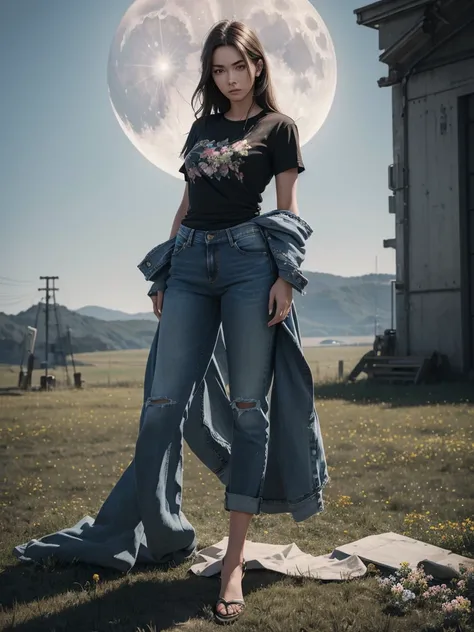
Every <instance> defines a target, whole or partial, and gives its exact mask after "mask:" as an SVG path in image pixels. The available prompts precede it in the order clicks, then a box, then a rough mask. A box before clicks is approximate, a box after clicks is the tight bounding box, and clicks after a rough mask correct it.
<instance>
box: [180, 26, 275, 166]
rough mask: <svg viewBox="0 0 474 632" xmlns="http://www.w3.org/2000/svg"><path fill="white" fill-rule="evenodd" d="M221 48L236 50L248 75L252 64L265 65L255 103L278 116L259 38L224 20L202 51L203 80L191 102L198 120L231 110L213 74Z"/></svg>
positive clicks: (256, 81) (268, 71)
mask: <svg viewBox="0 0 474 632" xmlns="http://www.w3.org/2000/svg"><path fill="white" fill-rule="evenodd" d="M219 46H234V47H235V48H236V49H237V50H238V51H239V53H240V54H241V55H242V58H243V60H244V62H245V64H246V65H247V69H248V70H249V72H250V64H251V63H253V64H256V63H257V62H258V61H259V60H261V61H262V62H263V68H262V71H261V73H260V75H259V76H258V77H255V84H254V100H255V103H256V104H257V105H259V106H260V107H261V108H262V109H264V110H268V111H270V112H279V111H280V110H279V108H278V105H277V102H276V98H275V90H274V88H273V83H272V80H271V77H270V70H269V67H268V60H267V57H266V55H265V51H264V49H263V46H262V43H261V42H260V40H259V38H258V36H257V35H256V33H255V32H254V31H253V30H252V29H251V28H249V27H248V26H247V25H246V24H243V23H242V22H238V21H235V20H222V21H221V22H218V23H217V24H215V25H214V26H213V27H212V29H211V30H210V32H209V34H208V35H207V37H206V40H205V42H204V46H203V48H202V52H201V78H200V80H199V83H198V86H197V88H196V90H195V91H194V94H193V96H192V99H191V106H192V108H193V110H194V114H195V116H196V118H197V119H198V118H204V117H206V116H209V115H210V114H217V113H220V112H222V113H225V112H227V111H228V110H229V109H230V101H229V99H228V98H227V97H226V96H224V95H223V94H222V92H221V91H220V90H219V88H218V87H217V86H216V84H215V82H214V77H213V74H212V60H213V55H214V51H215V50H216V48H219ZM187 144H188V143H187V142H186V143H185V145H184V147H183V150H182V152H181V155H184V154H185V153H186V152H187V150H188V147H187Z"/></svg>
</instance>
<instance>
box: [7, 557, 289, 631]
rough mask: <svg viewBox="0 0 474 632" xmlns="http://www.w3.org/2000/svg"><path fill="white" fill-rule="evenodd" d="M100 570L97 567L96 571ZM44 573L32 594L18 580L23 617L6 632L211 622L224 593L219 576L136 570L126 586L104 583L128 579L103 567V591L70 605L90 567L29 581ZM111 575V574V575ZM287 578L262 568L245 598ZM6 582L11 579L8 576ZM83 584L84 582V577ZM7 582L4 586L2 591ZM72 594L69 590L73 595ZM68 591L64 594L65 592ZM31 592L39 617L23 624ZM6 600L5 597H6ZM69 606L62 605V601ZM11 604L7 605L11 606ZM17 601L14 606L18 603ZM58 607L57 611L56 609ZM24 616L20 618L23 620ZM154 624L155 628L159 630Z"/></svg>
mask: <svg viewBox="0 0 474 632" xmlns="http://www.w3.org/2000/svg"><path fill="white" fill-rule="evenodd" d="M16 568H17V567H11V568H10V569H8V570H7V574H9V578H8V579H9V580H10V581H14V582H17V581H18V577H19V576H20V574H19V571H18V574H17V573H15V572H14V569H16ZM96 570H97V569H96ZM35 573H36V575H37V576H38V580H39V581H38V580H37V582H36V585H32V586H31V589H30V588H28V589H27V591H26V594H21V591H22V588H23V589H24V588H25V587H24V586H23V587H22V585H21V582H20V584H17V586H16V587H15V592H16V598H17V600H18V602H19V603H18V606H16V607H15V610H16V611H17V613H18V614H17V616H16V617H15V615H14V613H13V611H11V620H10V622H9V623H8V625H7V626H6V627H5V628H3V629H4V630H13V629H14V630H15V631H16V632H46V631H51V630H55V632H59V630H67V631H68V632H82V631H84V630H94V631H96V632H102V631H105V630H114V631H116V632H125V631H129V630H136V629H137V628H141V629H142V630H144V631H148V630H150V628H151V629H156V632H159V631H160V630H166V629H168V628H170V627H171V626H173V625H178V624H180V623H181V624H182V623H184V622H186V621H188V619H190V618H196V617H198V618H201V619H204V620H205V621H208V622H209V625H211V620H212V610H213V607H214V603H215V601H216V599H217V597H218V593H219V577H218V576H215V577H212V578H205V577H196V576H195V575H194V574H192V573H188V575H187V576H186V578H184V579H182V578H179V579H173V578H171V577H170V578H169V579H168V578H167V577H166V573H164V574H160V575H158V576H157V575H156V574H155V575H154V577H153V578H151V577H149V576H147V574H146V573H144V574H143V575H142V576H141V577H138V578H137V577H136V576H135V577H134V574H133V573H132V574H130V575H128V576H126V577H125V578H124V582H125V583H123V584H122V585H120V586H118V587H117V588H116V589H114V588H113V587H110V588H109V589H108V587H107V584H106V583H105V584H104V580H105V581H106V579H113V578H116V577H123V575H119V574H118V573H113V572H110V577H108V573H107V571H104V569H101V572H100V575H101V578H102V579H101V585H100V586H99V588H98V589H97V591H96V590H95V589H94V588H93V589H92V590H91V598H90V599H89V600H88V601H87V602H85V603H82V604H77V605H74V606H72V607H71V605H67V602H68V601H70V599H71V596H70V591H74V590H77V591H79V592H81V591H82V590H83V589H82V588H81V587H80V586H77V585H73V584H74V581H79V580H80V578H81V577H82V579H83V580H84V581H88V580H90V578H91V576H92V574H91V571H90V570H88V569H87V567H74V568H69V569H65V570H63V569H61V571H60V572H57V571H56V572H54V573H45V575H46V577H44V576H43V577H41V579H40V577H39V573H41V571H39V572H38V570H35V572H33V573H30V576H29V579H28V581H29V584H30V585H31V583H32V582H33V580H34V575H35ZM106 575H107V577H106ZM282 579H283V576H280V575H277V574H276V573H271V572H268V571H258V572H257V571H256V572H252V573H251V574H250V575H247V576H246V578H245V579H244V596H245V595H247V594H249V593H250V592H252V591H254V590H257V589H260V588H262V587H263V588H265V587H268V586H270V585H273V584H275V583H277V582H279V581H282ZM2 583H3V584H4V583H5V578H4V579H3V581H2ZM79 583H82V582H80V581H79ZM3 588H4V586H2V589H3ZM68 591H69V594H66V593H68ZM63 595H64V596H63ZM28 596H29V597H31V598H34V599H35V600H37V602H36V603H34V605H33V604H31V606H29V607H28V610H29V611H30V612H31V611H32V610H34V612H35V616H34V617H32V618H31V619H30V620H28V621H26V622H21V618H22V616H21V613H20V609H22V608H21V602H23V604H24V602H25V601H28V600H29V599H28ZM42 597H43V598H48V597H49V598H52V597H56V598H55V600H54V606H53V607H52V605H53V604H51V603H48V602H46V603H44V602H43V603H42V601H41V598H42ZM2 601H3V597H2ZM62 603H64V607H63V608H61V604H62ZM5 605H6V604H5V603H3V606H4V607H5ZM12 605H13V604H12ZM52 610H53V611H55V612H54V613H51V611H52ZM18 619H20V621H19V620H18ZM153 626H154V628H153Z"/></svg>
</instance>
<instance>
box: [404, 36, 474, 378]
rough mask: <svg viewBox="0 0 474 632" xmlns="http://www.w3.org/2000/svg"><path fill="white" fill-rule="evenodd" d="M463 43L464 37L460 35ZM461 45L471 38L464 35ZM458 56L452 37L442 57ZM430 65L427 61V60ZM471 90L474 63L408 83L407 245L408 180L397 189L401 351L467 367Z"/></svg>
mask: <svg viewBox="0 0 474 632" xmlns="http://www.w3.org/2000/svg"><path fill="white" fill-rule="evenodd" d="M460 39H461V38H460ZM462 40H463V42H462V43H464V42H466V41H467V40H466V39H465V38H464V36H462ZM450 49H452V50H453V52H455V53H456V54H459V49H460V43H459V41H458V40H457V38H455V39H453V41H452V42H450V43H449V45H447V46H446V47H445V48H444V49H443V50H442V51H441V50H440V51H437V54H438V55H440V54H442V55H443V58H446V56H449V54H450ZM428 61H429V60H428ZM472 92H474V60H473V59H464V60H463V61H458V62H455V63H451V64H447V65H444V66H441V67H438V68H435V69H432V70H429V71H425V72H421V73H420V74H416V75H414V76H412V77H411V78H410V80H409V82H408V163H409V182H408V185H409V187H408V191H409V195H408V242H407V243H406V244H405V243H404V222H405V208H404V198H403V190H404V184H405V183H404V181H403V175H399V178H398V183H397V184H398V187H399V188H397V190H396V191H395V209H396V214H395V221H396V238H397V281H399V282H405V281H406V279H405V264H406V261H408V292H406V291H403V290H400V291H398V293H397V299H396V300H397V335H398V353H400V354H405V353H410V354H412V355H418V354H420V355H425V354H430V353H432V352H433V351H439V352H441V353H444V354H446V355H447V356H448V357H449V359H450V362H451V365H452V366H453V368H454V369H456V370H463V368H464V366H463V337H462V300H461V298H462V297H461V289H462V287H461V257H460V243H461V242H460V239H461V235H460V210H459V200H460V192H459V141H458V133H459V131H458V100H459V97H461V96H463V95H466V94H469V93H472ZM402 113H403V91H402V86H401V85H399V84H398V85H396V86H394V88H393V137H394V163H395V165H396V167H398V169H396V173H398V174H402V173H403V169H402V168H403V165H404V128H403V117H402Z"/></svg>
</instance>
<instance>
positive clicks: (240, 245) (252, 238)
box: [233, 231, 268, 256]
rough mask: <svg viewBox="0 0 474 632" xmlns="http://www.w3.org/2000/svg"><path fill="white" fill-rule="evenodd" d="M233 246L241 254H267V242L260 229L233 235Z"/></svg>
mask: <svg viewBox="0 0 474 632" xmlns="http://www.w3.org/2000/svg"><path fill="white" fill-rule="evenodd" d="M233 247H234V248H235V250H236V251H237V252H240V253H241V254H243V255H260V256H262V255H263V256H265V255H268V246H267V242H266V240H265V238H264V236H263V235H262V233H261V232H260V231H253V232H251V233H246V234H244V235H238V236H237V237H234V243H233Z"/></svg>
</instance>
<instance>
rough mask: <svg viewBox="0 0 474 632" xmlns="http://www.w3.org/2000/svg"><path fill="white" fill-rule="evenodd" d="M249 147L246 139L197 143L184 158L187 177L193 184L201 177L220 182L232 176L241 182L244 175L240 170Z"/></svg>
mask: <svg viewBox="0 0 474 632" xmlns="http://www.w3.org/2000/svg"><path fill="white" fill-rule="evenodd" d="M250 149H251V145H250V143H249V141H248V140H247V139H242V140H237V141H234V142H233V143H229V139H228V138H226V139H225V140H220V141H218V142H217V143H216V142H215V141H211V140H207V139H206V140H201V141H199V142H198V143H197V144H196V145H195V146H194V147H193V148H192V150H191V151H190V152H189V154H188V155H187V156H186V160H185V164H186V171H187V174H188V177H189V179H190V181H191V182H193V183H194V181H195V180H196V178H202V176H203V175H206V176H208V177H209V178H215V179H216V180H221V179H222V178H230V177H231V175H232V174H234V176H235V177H236V178H237V180H239V182H243V179H244V174H243V173H242V171H241V170H240V167H241V165H242V162H243V160H244V158H245V157H246V156H248V155H249V151H250Z"/></svg>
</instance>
